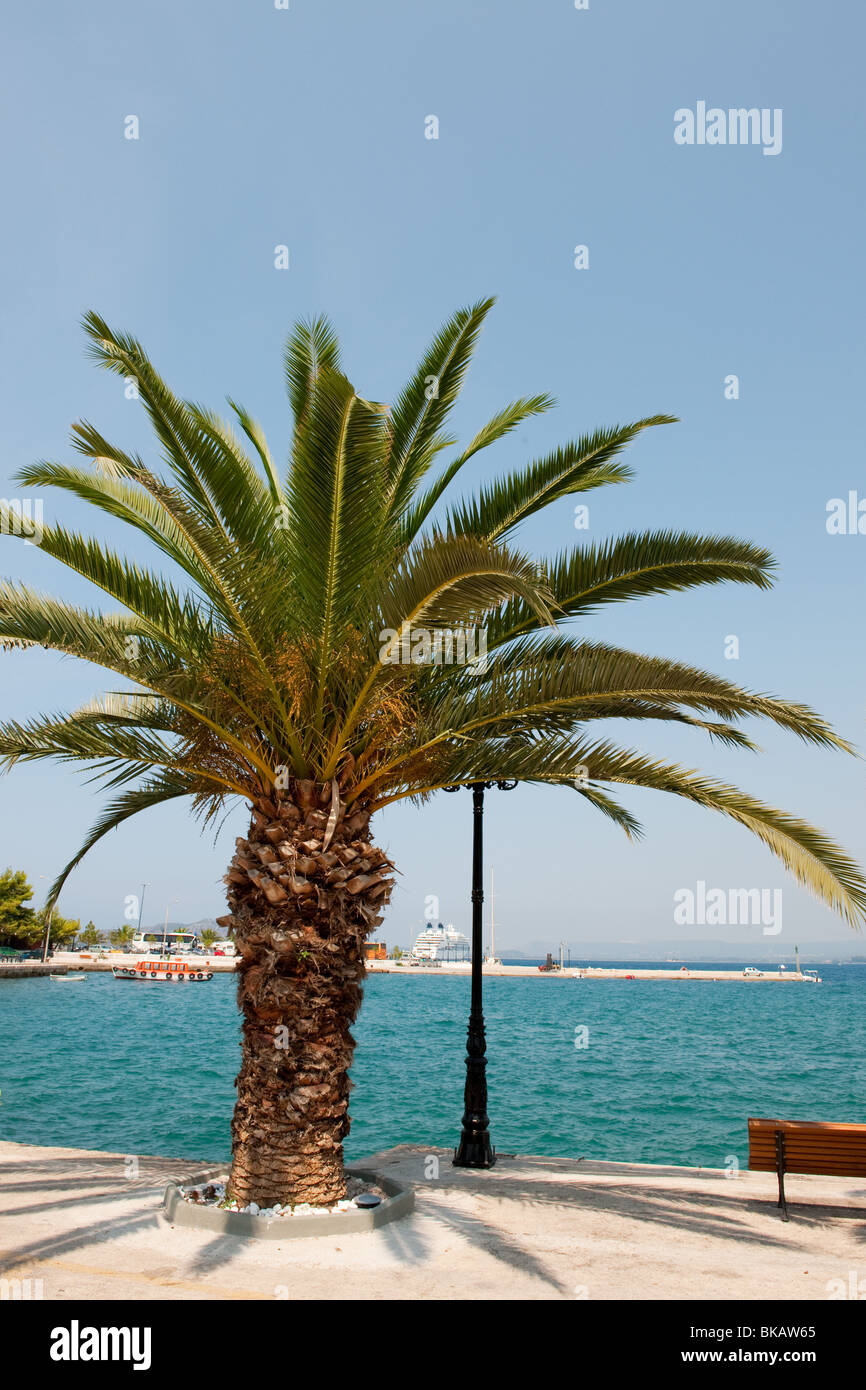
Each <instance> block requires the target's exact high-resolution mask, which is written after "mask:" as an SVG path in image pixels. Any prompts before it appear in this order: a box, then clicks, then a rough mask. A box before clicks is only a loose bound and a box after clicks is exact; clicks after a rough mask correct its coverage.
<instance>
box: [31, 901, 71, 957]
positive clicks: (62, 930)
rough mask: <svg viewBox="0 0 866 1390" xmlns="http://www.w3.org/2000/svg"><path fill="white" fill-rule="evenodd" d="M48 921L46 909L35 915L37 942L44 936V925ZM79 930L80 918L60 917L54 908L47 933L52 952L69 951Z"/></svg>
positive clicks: (41, 909)
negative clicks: (37, 927) (37, 926)
mask: <svg viewBox="0 0 866 1390" xmlns="http://www.w3.org/2000/svg"><path fill="white" fill-rule="evenodd" d="M47 919H48V909H47V908H44V907H43V908H40V910H39V912H38V913H37V914H36V920H37V922H38V924H39V940H40V941H41V940H42V938H43V936H44V935H45V925H46V922H47ZM80 928H81V920H80V918H77V917H76V918H72V917H61V915H60V913H59V912H58V911H57V909H56V908H55V909H54V911H53V912H52V914H51V924H50V929H49V933H48V940H49V943H50V945H51V946H52V947H53V949H54V950H60V951H71V950H72V947H73V945H74V943H75V938H76V936H77V935H78V932H79V930H80Z"/></svg>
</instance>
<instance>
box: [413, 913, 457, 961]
mask: <svg viewBox="0 0 866 1390" xmlns="http://www.w3.org/2000/svg"><path fill="white" fill-rule="evenodd" d="M471 955H472V946H471V943H470V941H469V937H468V936H464V935H463V933H462V932H459V931H455V930H454V928H453V927H452V925H451V923H450V922H449V923H448V925H447V926H443V925H442V923H441V922H437V923H436V924H435V925H434V926H430V927H428V928H427V929H426V931H422V933H421V935H420V936H419V937H418V940H417V941H416V942H415V945H414V946H413V947H412V956H413V959H415V960H469V959H470V957H471Z"/></svg>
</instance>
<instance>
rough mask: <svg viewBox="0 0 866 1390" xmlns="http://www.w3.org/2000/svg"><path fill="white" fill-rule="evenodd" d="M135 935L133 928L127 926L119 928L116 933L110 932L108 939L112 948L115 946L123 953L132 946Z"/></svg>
mask: <svg viewBox="0 0 866 1390" xmlns="http://www.w3.org/2000/svg"><path fill="white" fill-rule="evenodd" d="M133 935H134V933H133V930H132V927H130V926H129V925H128V924H127V925H125V926H122V927H117V928H115V930H114V931H112V932H109V933H108V939H109V941H110V942H111V944H112V946H115V947H116V948H117V949H118V950H119V951H122V950H125V949H126V948H127V947H128V946H131V945H132V938H133Z"/></svg>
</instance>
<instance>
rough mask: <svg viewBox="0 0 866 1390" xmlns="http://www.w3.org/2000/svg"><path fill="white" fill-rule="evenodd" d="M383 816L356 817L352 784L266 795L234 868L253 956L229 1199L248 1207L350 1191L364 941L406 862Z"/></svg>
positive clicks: (240, 923) (232, 895) (244, 983)
mask: <svg viewBox="0 0 866 1390" xmlns="http://www.w3.org/2000/svg"><path fill="white" fill-rule="evenodd" d="M368 823H369V813H368V812H366V811H364V810H361V811H354V813H353V814H350V815H349V816H348V817H346V816H345V814H344V811H343V808H342V805H341V802H340V797H339V789H338V787H337V785H336V783H334V784H330V785H327V786H325V787H321V786H318V785H316V784H314V783H312V782H298V783H295V784H293V786H292V788H291V790H290V792H289V793H287V794H286V797H285V799H284V800H280V801H279V802H275V801H273V800H268V799H266V798H262V799H260V800H259V801H258V802H256V804H255V805H254V807H253V815H252V824H251V826H250V832H249V836H248V838H247V839H246V840H244V839H240V840H238V842H237V850H236V853H235V856H234V859H233V861H232V865H231V868H230V869H229V872H228V875H227V880H226V881H227V883H228V901H229V906H230V908H231V910H232V911H231V917H230V918H222V919H221V925H226V926H230V927H231V930H232V933H233V936H234V940H235V943H236V945H237V948H238V951H239V953H240V962H239V971H240V980H239V984H238V1003H239V1005H240V1007H241V1010H242V1012H243V1026H242V1060H241V1069H240V1072H239V1074H238V1076H237V1080H236V1085H237V1090H238V1098H237V1104H236V1106H235V1113H234V1118H233V1120H232V1154H233V1160H232V1172H231V1181H230V1184H229V1193H230V1195H231V1196H233V1197H235V1198H236V1199H237V1201H238V1202H239V1203H241V1204H242V1205H245V1204H246V1203H248V1202H257V1203H258V1204H259V1206H260V1207H269V1206H272V1205H273V1204H274V1203H276V1202H282V1203H283V1204H284V1205H286V1204H289V1203H291V1204H295V1203H298V1202H310V1203H311V1204H313V1205H316V1206H325V1205H330V1204H332V1203H333V1202H335V1201H338V1200H339V1199H340V1198H341V1197H343V1196H345V1190H346V1188H345V1177H344V1173H343V1140H344V1139H345V1137H346V1135H347V1134H348V1132H349V1114H348V1108H349V1087H350V1082H349V1077H348V1069H349V1067H350V1065H351V1062H352V1054H353V1052H354V1047H355V1041H354V1038H353V1037H352V1034H351V1032H350V1029H351V1026H352V1024H353V1022H354V1020H355V1017H356V1015H357V1013H358V1009H359V1007H360V1003H361V996H362V983H363V979H364V974H365V967H364V952H363V945H364V941H365V940H366V938H367V936H368V935H369V934H370V932H371V931H373V930H374V929H375V928H376V927H377V926H378V925H379V923H380V922H381V920H382V908H383V907H384V905H385V904H386V903H387V901H388V898H389V896H390V893H391V887H392V882H393V881H392V878H391V872H390V871H391V869H392V867H393V866H392V865H391V863H390V861H389V860H388V859H387V857H386V856H385V855H384V854H383V853H382V852H381V851H380V850H377V849H376V848H375V847H374V846H373V845H371V844H370V843H369V841H368V840H367V839H366V838H365V837H366V832H367V826H368Z"/></svg>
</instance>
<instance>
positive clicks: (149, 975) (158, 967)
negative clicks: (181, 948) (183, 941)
mask: <svg viewBox="0 0 866 1390" xmlns="http://www.w3.org/2000/svg"><path fill="white" fill-rule="evenodd" d="M111 973H112V975H113V976H114V978H115V980H147V981H152V982H153V983H154V984H172V983H173V982H175V981H176V982H177V983H178V984H199V983H200V982H201V981H203V980H212V979H213V971H212V970H201V969H200V968H197V967H196V965H195V964H194V963H192V962H191V961H188V960H142V961H136V963H135V965H113V966H112V967H111Z"/></svg>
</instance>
